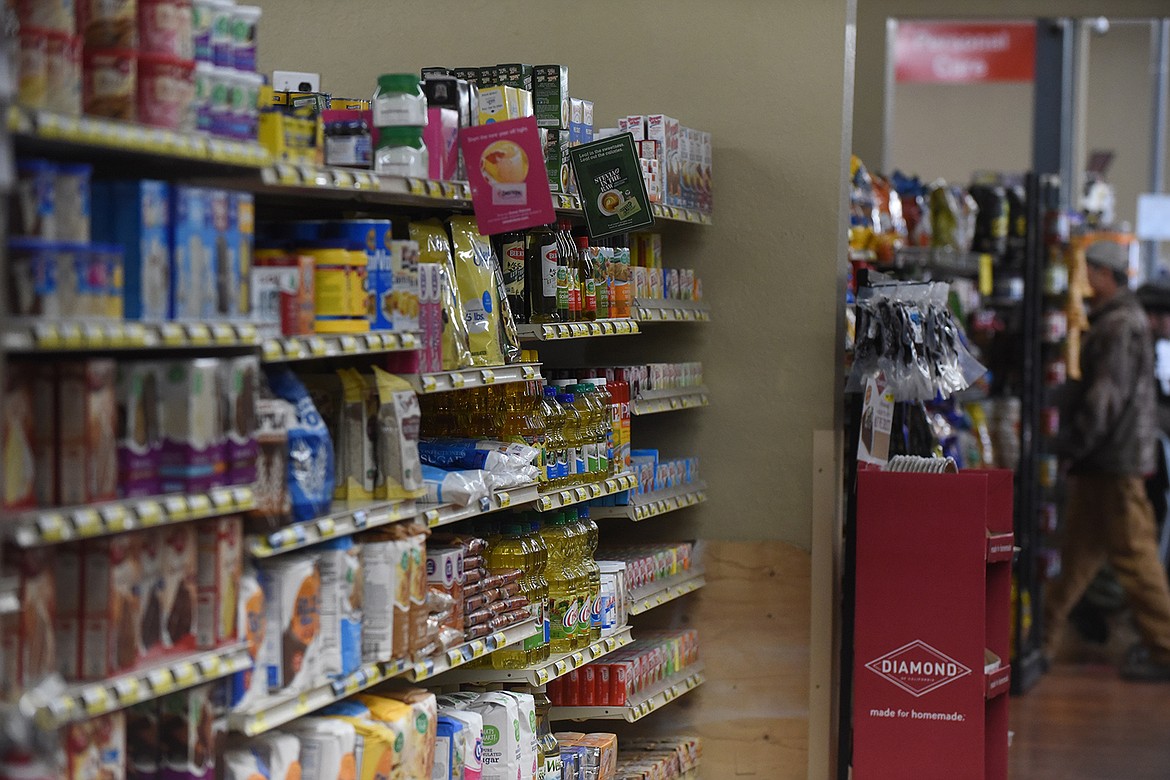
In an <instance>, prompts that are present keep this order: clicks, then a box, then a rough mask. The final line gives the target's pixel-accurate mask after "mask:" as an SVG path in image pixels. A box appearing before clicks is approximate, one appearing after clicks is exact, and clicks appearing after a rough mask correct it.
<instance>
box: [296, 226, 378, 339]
mask: <svg viewBox="0 0 1170 780" xmlns="http://www.w3.org/2000/svg"><path fill="white" fill-rule="evenodd" d="M323 244H325V242H323ZM300 251H302V252H303V253H304V254H306V255H308V256H309V257H311V258H312V259H313V267H314V272H313V292H314V304H313V308H314V312H315V317H316V322H315V324H314V329H315V330H316V331H317V332H318V333H364V332H367V331H369V329H370V320H369V313H368V312H369V302H368V300H367V298H368V294H367V291H366V273H367V266H368V262H369V261H368V258H367V256H366V253H365V252H357V251H350V250H348V249H346V248H345V244H344V242H341V243H339V244H338V245H329V244H325V245H322V246H318V247H315V248H310V249H303V250H300Z"/></svg>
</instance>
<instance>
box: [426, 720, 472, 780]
mask: <svg viewBox="0 0 1170 780" xmlns="http://www.w3.org/2000/svg"><path fill="white" fill-rule="evenodd" d="M463 750H464V741H463V724H462V723H461V722H459V721H458V720H455V719H454V718H450V717H448V716H446V715H439V720H438V727H437V729H436V733H435V758H434V768H433V769H432V774H431V777H441V778H453V777H458V778H462V777H463V764H464V761H465V758H464V753H463Z"/></svg>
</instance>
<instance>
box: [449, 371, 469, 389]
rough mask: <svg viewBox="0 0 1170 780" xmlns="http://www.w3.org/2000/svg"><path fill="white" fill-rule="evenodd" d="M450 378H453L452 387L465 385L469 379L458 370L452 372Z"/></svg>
mask: <svg viewBox="0 0 1170 780" xmlns="http://www.w3.org/2000/svg"><path fill="white" fill-rule="evenodd" d="M448 378H449V379H450V380H451V387H454V388H460V387H463V385H464V384H465V383H466V381H467V380H465V379H464V378H463V374H460V373H458V372H456V373H452V374H450V375H449V377H448Z"/></svg>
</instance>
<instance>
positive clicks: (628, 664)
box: [609, 661, 634, 707]
mask: <svg viewBox="0 0 1170 780" xmlns="http://www.w3.org/2000/svg"><path fill="white" fill-rule="evenodd" d="M633 675H634V662H633V661H619V662H617V663H612V664H609V703H610V705H611V706H613V707H621V706H623V705H625V703H626V702H627V701H629V700H630V696H632V695H633V694H634V691H633V690H632V689H631V680H632V678H633Z"/></svg>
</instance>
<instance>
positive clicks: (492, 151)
mask: <svg viewBox="0 0 1170 780" xmlns="http://www.w3.org/2000/svg"><path fill="white" fill-rule="evenodd" d="M479 164H480V169H481V170H482V171H483V175H484V177H485V178H486V179H489V180H490V181H494V182H496V183H497V184H519V183H520V182H522V181H524V180H525V179H526V178H527V177H528V155H526V154H524V150H523V149H521V148H520V147H519V146H518V145H516V144H515V143H513V142H512V141H496V142H494V143H492V144H491V145H489V146H488V148H486V149H484V150H483V154H482V155H480V158H479Z"/></svg>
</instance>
